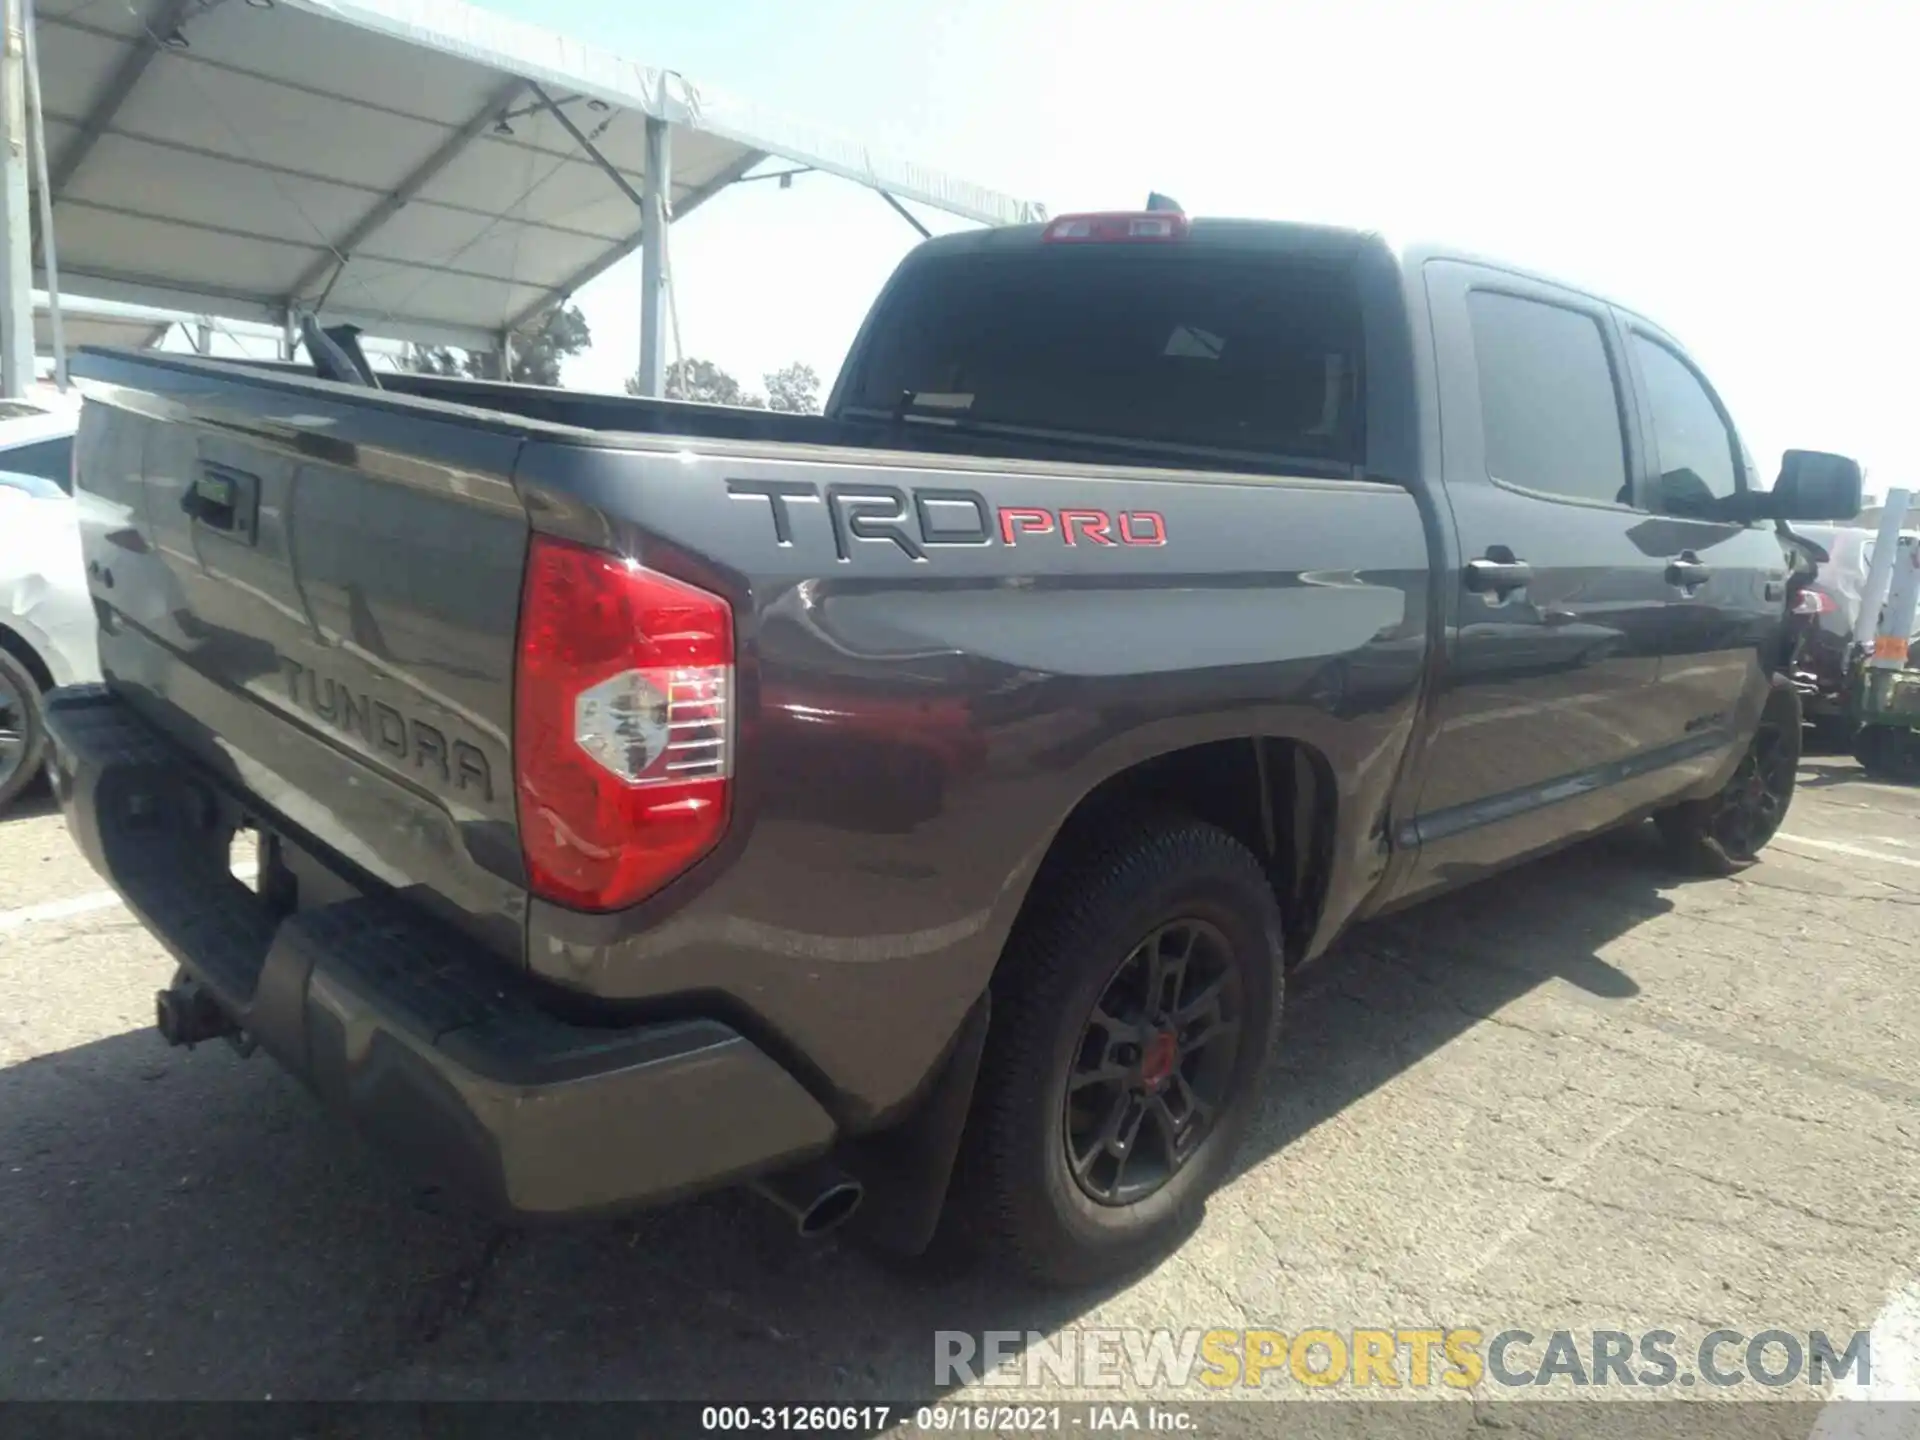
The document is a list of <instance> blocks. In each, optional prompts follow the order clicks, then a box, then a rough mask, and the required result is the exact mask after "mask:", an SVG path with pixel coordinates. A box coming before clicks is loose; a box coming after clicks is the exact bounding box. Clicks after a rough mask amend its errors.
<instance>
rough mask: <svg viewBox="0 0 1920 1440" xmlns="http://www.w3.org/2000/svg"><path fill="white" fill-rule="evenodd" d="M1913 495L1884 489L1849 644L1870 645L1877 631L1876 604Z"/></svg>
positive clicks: (1889, 574)
mask: <svg viewBox="0 0 1920 1440" xmlns="http://www.w3.org/2000/svg"><path fill="white" fill-rule="evenodd" d="M1912 499H1913V495H1912V492H1911V491H1908V490H1889V491H1887V499H1886V503H1885V504H1884V505H1882V506H1881V507H1880V533H1879V535H1878V536H1877V537H1875V539H1874V542H1873V563H1872V564H1871V565H1869V566H1868V567H1867V583H1866V585H1865V587H1864V588H1862V590H1861V591H1860V614H1859V617H1858V618H1857V619H1855V621H1854V622H1853V643H1854V644H1856V645H1859V646H1862V647H1866V646H1870V645H1872V644H1873V637H1874V636H1875V635H1876V634H1878V633H1879V627H1880V607H1881V605H1882V604H1883V603H1884V602H1885V599H1886V594H1887V584H1888V582H1889V581H1891V580H1892V579H1893V561H1894V552H1895V551H1896V550H1898V549H1899V546H1900V527H1901V525H1903V524H1904V523H1905V522H1906V518H1907V506H1908V504H1909V503H1910V502H1911V501H1912Z"/></svg>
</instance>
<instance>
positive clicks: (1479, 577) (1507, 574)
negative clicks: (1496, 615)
mask: <svg viewBox="0 0 1920 1440" xmlns="http://www.w3.org/2000/svg"><path fill="white" fill-rule="evenodd" d="M1532 579H1533V567H1532V566H1531V565H1529V564H1527V562H1526V561H1524V560H1493V559H1487V560H1469V561H1468V562H1467V589H1469V590H1471V591H1473V592H1474V593H1475V594H1477V595H1486V594H1493V595H1505V594H1507V593H1508V592H1509V591H1513V590H1519V589H1521V588H1522V587H1524V586H1525V585H1527V584H1528V583H1529V582H1530V581H1531V580H1532Z"/></svg>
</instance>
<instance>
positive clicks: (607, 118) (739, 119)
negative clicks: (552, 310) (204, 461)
mask: <svg viewBox="0 0 1920 1440" xmlns="http://www.w3.org/2000/svg"><path fill="white" fill-rule="evenodd" d="M37 13H38V19H39V29H38V37H39V59H40V70H41V87H42V108H43V110H44V112H45V116H46V126H47V152H48V169H49V173H50V176H51V180H52V186H51V188H52V191H53V195H54V201H55V208H54V230H55V234H56V236H57V239H58V260H59V269H60V280H61V286H62V288H63V289H71V290H73V291H75V292H77V293H81V294H86V295H93V296H99V297H103V298H107V299H117V300H125V301H130V302H134V303H138V304H145V305H155V306H162V307H165V308H167V309H169V310H178V311H186V312H189V313H211V314H218V315H222V316H227V317H230V318H234V319H245V320H258V321H264V322H267V323H275V324H277V323H279V321H280V320H281V319H282V317H283V316H284V314H285V312H286V310H287V308H288V307H289V305H307V306H316V304H317V302H319V301H320V300H321V299H322V298H323V297H324V299H325V305H324V312H325V314H326V315H327V316H328V318H329V319H343V320H352V321H355V322H357V323H359V324H360V325H362V326H363V327H365V328H366V329H367V330H369V331H371V332H373V333H375V334H380V335H387V336H392V337H394V338H399V339H411V340H419V341H423V342H430V343H446V344H456V345H464V346H468V347H470V348H475V349H488V348H491V347H492V346H493V344H494V342H495V338H496V337H497V336H498V335H499V333H500V332H501V331H502V330H503V329H506V328H512V327H517V326H519V325H521V324H523V323H525V322H526V321H527V320H529V319H531V318H533V317H535V316H537V315H538V314H539V313H540V311H541V310H542V309H544V308H545V307H547V306H549V305H551V304H553V303H555V302H556V301H558V300H560V299H562V298H564V297H565V296H567V295H569V294H571V293H572V292H573V291H574V290H575V289H577V288H578V287H579V286H581V285H584V284H585V283H586V282H587V281H589V280H591V279H593V278H594V277H595V276H597V275H599V274H600V273H601V272H603V271H605V270H606V269H608V268H609V267H610V266H612V265H613V264H614V263H615V262H616V261H618V260H620V259H622V258H623V257H625V256H627V255H629V254H631V253H633V252H634V251H635V250H636V249H638V248H639V243H640V211H639V207H638V203H637V201H638V197H639V195H640V194H641V192H642V190H643V188H644V171H645V155H646V143H645V121H646V119H647V118H648V117H653V118H655V119H659V120H664V121H667V122H668V123H669V124H670V126H671V132H670V140H671V146H672V159H671V166H670V170H671V183H670V187H669V192H670V194H669V199H670V207H671V215H672V216H673V218H680V217H683V216H685V215H686V214H688V213H689V212H690V211H691V210H693V209H694V207H696V206H698V205H700V204H702V203H703V202H705V201H706V200H708V199H710V198H712V197H713V196H714V195H716V194H718V193H719V192H720V191H721V190H723V189H724V188H726V186H728V185H729V184H731V183H733V182H734V181H737V180H739V179H740V178H742V177H743V176H744V175H746V174H747V172H748V171H749V170H751V169H752V168H753V167H754V166H755V165H757V164H759V163H760V162H761V161H762V160H765V159H767V158H768V157H769V156H772V157H777V158H779V159H781V160H785V161H788V162H791V163H792V164H794V165H798V166H802V167H806V168H810V169H815V170H819V171H823V172H827V173H830V174H834V175H838V176H842V177H844V178H846V179H849V180H852V181H854V182H856V183H858V184H860V185H864V186H867V187H869V188H871V189H875V190H878V191H881V192H882V193H884V194H887V195H891V196H893V197H895V198H896V199H900V200H911V201H916V202H919V203H921V204H924V205H928V206H932V207H934V208H936V209H939V210H943V211H947V212H950V213H953V214H956V215H960V216H964V217H966V218H969V219H972V220H976V221H980V222H982V223H986V224H1011V223H1019V222H1023V221H1028V220H1034V219H1038V218H1041V217H1042V216H1043V215H1044V211H1043V210H1042V208H1041V207H1040V206H1039V205H1037V204H1034V203H1032V202H1029V201H1021V200H1015V199H1012V198H1010V197H1008V196H1005V195H999V194H996V193H994V192H993V191H990V190H986V189H983V188H981V187H980V186H977V185H973V184H970V183H968V182H966V181H963V180H958V179H955V178H953V177H951V176H947V175H942V174H939V173H937V172H935V171H932V170H929V169H927V168H925V167H923V166H919V165H915V164H911V163H907V162H904V161H897V160H891V159H887V158H885V157H882V156H879V155H875V154H874V153H872V152H871V151H869V150H868V149H866V147H864V146H861V145H858V144H855V143H852V142H848V141H845V140H840V139H836V138H833V137H831V136H827V135H822V134H818V133H814V132H811V131H809V130H807V129H805V128H801V127H795V126H793V125H790V124H785V123H782V122H780V121H778V120H775V119H773V118H772V117H769V116H766V115H764V114H761V113H759V112H758V111H756V110H755V109H754V108H753V107H751V106H749V105H746V104H743V103H741V102H738V101H735V100H732V99H729V98H727V97H724V96H721V95H719V94H716V93H715V92H713V91H711V90H708V89H707V88H705V87H703V86H698V85H695V84H694V83H693V82H691V81H689V80H687V79H686V78H685V77H683V76H681V75H679V74H676V73H675V72H672V71H668V70H660V69H655V68H653V67H650V66H646V65H641V64H638V63H636V62H634V61H630V60H625V59H622V58H620V57H619V56H616V55H611V54H607V53H605V52H603V51H597V50H594V49H593V48H591V47H590V46H588V45H586V44H584V43H582V42H580V41H576V40H571V39H568V38H566V37H563V36H560V35H556V34H553V33H551V32H548V31H544V30H541V29H538V28H536V27H533V26H528V25H524V24H521V23H519V22H517V21H514V20H510V19H507V18H504V17H501V16H497V15H493V14H490V13H487V12H484V11H481V10H477V9H474V8H472V7H470V6H468V5H465V4H462V3H458V0H39V3H38V6H37ZM603 162H604V164H603ZM41 279H42V280H44V277H41Z"/></svg>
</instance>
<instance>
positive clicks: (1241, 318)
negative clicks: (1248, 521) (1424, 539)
mask: <svg viewBox="0 0 1920 1440" xmlns="http://www.w3.org/2000/svg"><path fill="white" fill-rule="evenodd" d="M1360 337H1361V322H1360V306H1359V299H1358V294H1357V290H1356V286H1355V284H1354V282H1353V280H1352V278H1351V273H1350V271H1349V270H1348V268H1347V267H1345V266H1342V265H1340V264H1338V263H1336V262H1333V261H1330V260H1328V259H1325V258H1322V257H1319V256H1314V257H1311V258H1302V257H1299V256H1295V255H1291V254H1288V253H1285V252H1276V253H1273V254H1266V253H1258V252H1254V253H1248V252H1242V251H1233V250H1225V249H1223V248H1221V247H1219V246H1198V245H1196V246H1191V247H1188V246H1183V245H1181V244H1177V243H1175V244H1167V245H1164V246H1160V245H1154V246H1148V245H1137V244H1136V245H1113V246H1096V245H1057V246H1050V245H1043V244H1040V243H1038V242H1035V243H1034V244H1033V245H1032V246H1031V247H1029V248H1018V249H1016V248H1012V247H1009V248H1007V249H1006V250H1004V251H1001V252H998V253H989V252H957V253H949V254H939V255H929V256H926V257H924V258H922V259H921V260H919V261H917V262H915V263H914V265H913V267H912V268H911V269H910V270H908V271H905V272H903V273H902V275H901V276H900V278H899V280H898V281H897V282H896V284H895V285H894V287H893V288H892V290H891V291H890V292H889V294H888V296H887V298H886V300H885V301H884V302H883V308H882V309H881V310H880V311H879V312H878V314H877V315H876V317H875V324H874V327H873V329H872V331H871V332H870V334H869V337H868V339H867V341H866V342H865V345H864V347H863V353H862V354H860V355H859V356H857V357H856V363H855V368H854V370H853V373H852V375H851V376H850V379H849V384H848V386H847V387H846V389H845V392H844V394H843V397H842V409H843V412H844V413H847V414H851V415H859V416H863V417H866V418H879V417H889V416H902V415H906V416H911V417H912V418H914V419H917V420H928V421H931V422H934V423H946V424H951V425H953V426H955V427H957V428H977V429H980V430H983V431H1001V432H1005V433H1028V434H1034V435H1040V436H1058V437H1063V438H1076V437H1086V438H1092V439H1099V440H1102V441H1121V442H1130V443H1134V444H1138V445H1140V446H1142V447H1147V448H1169V449H1178V450H1198V451H1209V452H1219V453H1223V454H1226V455H1233V456H1249V457H1255V456H1257V457H1260V458H1263V459H1274V458H1285V459H1289V460H1294V461H1298V462H1304V463H1307V464H1309V465H1312V466H1314V467H1315V468H1319V469H1325V470H1328V471H1329V472H1330V473H1339V474H1344V473H1349V472H1350V468H1351V467H1352V466H1353V465H1354V464H1356V463H1358V461H1359V459H1360V452H1361V447H1362V436H1363V432H1362V428H1361V417H1360V397H1361V394H1362V390H1361V382H1362V374H1361V365H1362V353H1361V351H1362V346H1361V339H1360Z"/></svg>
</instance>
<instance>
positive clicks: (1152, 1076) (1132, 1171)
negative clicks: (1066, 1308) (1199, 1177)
mask: <svg viewBox="0 0 1920 1440" xmlns="http://www.w3.org/2000/svg"><path fill="white" fill-rule="evenodd" d="M1239 1039H1240V987H1239V985H1238V983H1237V972H1236V968H1235V966H1234V963H1233V955H1232V950H1231V948H1230V946H1229V944H1228V941H1227V937H1226V936H1225V935H1223V934H1222V933H1221V932H1220V930H1219V929H1218V927H1216V926H1214V925H1211V924H1209V923H1208V922H1207V921H1205V920H1200V919H1192V918H1188V919H1180V920H1175V921H1173V922H1171V923H1169V924H1165V925H1161V926H1159V927H1158V928H1157V929H1155V930H1154V931H1153V932H1152V933H1151V934H1149V935H1147V936H1146V938H1144V939H1143V940H1141V941H1140V943H1139V944H1138V945H1136V946H1134V947H1133V949H1132V950H1131V951H1130V952H1129V953H1128V954H1127V956H1126V958H1125V959H1123V960H1122V961H1121V962H1120V965H1119V968H1118V969H1116V970H1115V971H1114V974H1113V978H1112V979H1111V980H1110V981H1109V982H1108V983H1107V987H1106V989H1105V990H1104V991H1103V992H1102V993H1101V996H1100V999H1099V1000H1098V1001H1096V1002H1095V1004H1094V1007H1093V1013H1092V1015H1090V1016H1089V1017H1088V1019H1087V1024H1086V1028H1085V1029H1084V1030H1083V1031H1082V1033H1081V1037H1080V1047H1079V1053H1078V1057H1077V1059H1076V1060H1075V1063H1074V1066H1073V1069H1072V1072H1071V1074H1070V1075H1069V1076H1068V1080H1067V1102H1066V1121H1065V1125H1064V1127H1063V1139H1064V1141H1065V1144H1066V1148H1067V1166H1068V1169H1069V1170H1070V1171H1071V1172H1072V1174H1073V1178H1074V1182H1075V1183H1076V1184H1077V1185H1079V1187H1080V1188H1081V1190H1082V1191H1084V1192H1085V1193H1086V1195H1087V1196H1088V1198H1090V1199H1092V1200H1095V1201H1098V1202H1099V1203H1100V1204H1103V1205H1131V1204H1134V1203H1136V1202H1137V1201H1140V1200H1144V1199H1145V1198H1146V1197H1147V1196H1149V1195H1151V1194H1153V1193H1154V1192H1155V1191H1157V1190H1159V1189H1160V1188H1161V1187H1162V1186H1163V1185H1165V1184H1166V1183H1167V1182H1168V1181H1169V1180H1171V1179H1172V1178H1173V1177H1174V1176H1175V1175H1176V1174H1178V1173H1179V1172H1180V1169H1181V1167H1183V1166H1184V1165H1185V1164H1186V1163H1187V1161H1188V1159H1190V1158H1191V1157H1192V1156H1193V1154H1194V1153H1195V1151H1197V1150H1198V1149H1199V1147H1200V1144H1201V1142H1202V1141H1204V1140H1205V1139H1206V1137H1207V1134H1208V1132H1209V1130H1210V1129H1211V1127H1212V1125H1213V1120H1214V1117H1215V1116H1216V1115H1218V1114H1219V1113H1220V1107H1221V1105H1222V1103H1223V1102H1224V1101H1225V1100H1226V1097H1227V1091H1228V1088H1229V1086H1230V1085H1231V1083H1232V1078H1233V1062H1234V1054H1235V1051H1236V1049H1237V1047H1238V1044H1239Z"/></svg>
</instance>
